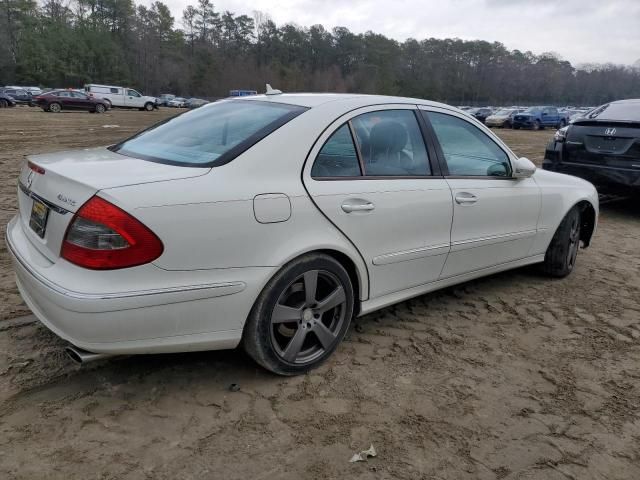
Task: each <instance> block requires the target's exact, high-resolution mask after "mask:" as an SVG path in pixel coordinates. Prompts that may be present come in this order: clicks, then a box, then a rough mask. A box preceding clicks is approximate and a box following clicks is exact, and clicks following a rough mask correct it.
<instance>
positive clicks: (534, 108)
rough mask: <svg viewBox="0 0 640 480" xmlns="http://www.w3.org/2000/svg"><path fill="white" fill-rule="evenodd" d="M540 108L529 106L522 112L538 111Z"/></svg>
mask: <svg viewBox="0 0 640 480" xmlns="http://www.w3.org/2000/svg"><path fill="white" fill-rule="evenodd" d="M539 111H540V109H539V108H538V107H529V108H527V109H526V110H525V111H524V112H522V113H538V112H539Z"/></svg>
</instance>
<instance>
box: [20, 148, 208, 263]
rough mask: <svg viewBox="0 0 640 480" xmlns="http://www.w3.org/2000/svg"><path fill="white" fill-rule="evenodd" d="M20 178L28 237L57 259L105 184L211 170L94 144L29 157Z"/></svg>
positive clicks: (186, 175) (118, 184)
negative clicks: (81, 212)
mask: <svg viewBox="0 0 640 480" xmlns="http://www.w3.org/2000/svg"><path fill="white" fill-rule="evenodd" d="M27 160H28V162H25V164H24V165H23V167H22V169H21V171H20V176H19V188H18V206H19V215H20V220H21V223H22V228H23V229H24V231H25V233H26V235H27V237H28V238H29V239H30V240H31V242H32V243H33V244H34V246H35V247H36V248H37V249H38V250H39V251H40V252H41V253H42V254H43V255H44V256H46V257H47V258H48V259H49V260H51V261H52V262H55V261H56V260H57V259H58V257H59V256H60V248H61V246H62V241H63V239H64V235H65V233H66V230H67V227H68V226H69V223H70V222H71V220H72V219H73V214H74V213H75V212H76V211H77V210H78V209H79V208H80V207H81V206H82V205H83V204H84V203H85V202H86V201H87V200H89V199H90V198H91V197H92V196H93V195H95V194H96V193H97V192H98V191H100V190H102V189H105V188H113V187H121V186H127V185H137V184H143V183H152V182H161V181H166V180H176V179H183V178H189V177H197V176H200V175H204V174H206V173H208V172H209V170H210V168H190V167H179V166H173V165H165V164H160V163H154V162H150V161H146V160H140V159H136V158H132V157H127V156H124V155H120V154H118V153H114V152H111V151H110V150H108V149H107V148H104V147H101V148H90V149H84V150H76V151H69V152H57V153H51V154H43V155H33V156H30V157H28V159H27Z"/></svg>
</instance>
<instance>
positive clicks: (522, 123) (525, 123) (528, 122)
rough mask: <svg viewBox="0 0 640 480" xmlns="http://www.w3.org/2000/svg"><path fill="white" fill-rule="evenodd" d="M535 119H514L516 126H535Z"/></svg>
mask: <svg viewBox="0 0 640 480" xmlns="http://www.w3.org/2000/svg"><path fill="white" fill-rule="evenodd" d="M534 124H535V120H525V121H522V120H520V121H515V120H514V121H513V126H514V128H533V125H534Z"/></svg>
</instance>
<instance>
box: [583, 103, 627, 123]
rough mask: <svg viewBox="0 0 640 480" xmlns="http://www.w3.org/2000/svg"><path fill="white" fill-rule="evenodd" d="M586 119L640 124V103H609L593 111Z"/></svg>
mask: <svg viewBox="0 0 640 480" xmlns="http://www.w3.org/2000/svg"><path fill="white" fill-rule="evenodd" d="M584 118H585V119H588V120H614V121H620V122H640V101H637V102H620V103H617V102H614V103H607V104H605V105H601V106H599V107H598V108H595V109H593V110H592V111H591V112H589V113H588V114H587V115H585V117H584Z"/></svg>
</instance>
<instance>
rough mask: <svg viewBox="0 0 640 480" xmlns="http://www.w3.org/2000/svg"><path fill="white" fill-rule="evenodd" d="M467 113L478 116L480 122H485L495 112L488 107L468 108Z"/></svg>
mask: <svg viewBox="0 0 640 480" xmlns="http://www.w3.org/2000/svg"><path fill="white" fill-rule="evenodd" d="M467 113H468V114H469V115H471V116H473V117H475V118H477V119H478V120H479V121H480V122H482V123H484V121H485V120H486V119H487V117H488V116H489V115H491V114H492V113H493V110H491V109H490V108H486V107H482V108H472V109H471V110H467Z"/></svg>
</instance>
